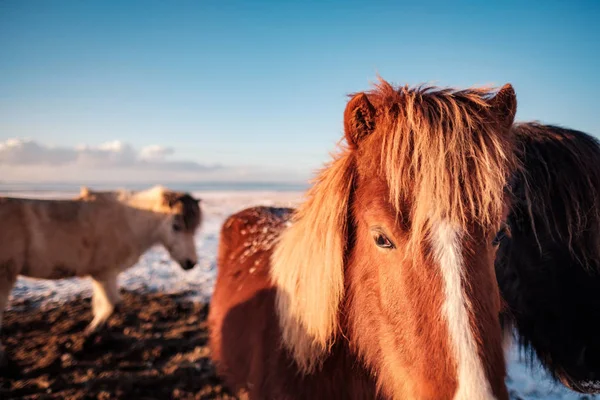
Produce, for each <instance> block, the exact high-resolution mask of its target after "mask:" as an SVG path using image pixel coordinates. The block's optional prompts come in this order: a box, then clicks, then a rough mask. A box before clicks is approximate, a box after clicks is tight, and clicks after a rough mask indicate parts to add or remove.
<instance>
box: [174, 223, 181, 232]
mask: <svg viewBox="0 0 600 400" xmlns="http://www.w3.org/2000/svg"><path fill="white" fill-rule="evenodd" d="M173 230H174V231H175V232H180V231H181V225H179V224H173Z"/></svg>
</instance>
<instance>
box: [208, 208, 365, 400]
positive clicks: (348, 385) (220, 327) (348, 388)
mask: <svg viewBox="0 0 600 400" xmlns="http://www.w3.org/2000/svg"><path fill="white" fill-rule="evenodd" d="M292 212H293V210H292V209H285V208H283V209H282V208H271V207H254V208H249V209H246V210H243V211H240V212H238V213H236V214H234V215H232V216H230V217H229V218H228V219H227V220H226V221H225V223H224V224H223V227H222V230H221V242H220V246H219V255H218V264H219V267H220V268H219V275H218V283H217V285H216V287H215V291H214V294H213V296H212V301H211V308H210V315H209V320H208V322H209V327H210V332H211V337H210V340H211V357H212V359H213V360H214V361H215V363H216V366H217V370H218V372H219V374H220V375H221V376H222V377H223V378H224V380H225V381H226V383H227V384H228V385H229V386H230V387H231V388H232V389H233V390H234V391H237V392H247V393H248V394H249V395H250V397H251V398H261V399H295V398H310V399H323V400H325V399H340V398H366V397H369V396H370V395H371V396H372V393H374V392H375V383H374V381H373V379H372V378H371V377H370V375H369V373H368V371H367V370H366V369H365V368H364V367H363V366H362V365H360V364H359V363H356V361H355V356H352V355H351V351H350V348H349V347H348V345H347V343H345V342H342V341H340V342H339V343H336V345H334V347H333V348H332V349H331V354H330V356H329V357H328V359H327V361H325V363H324V364H323V367H322V369H321V372H320V373H318V374H310V375H299V374H298V371H297V369H296V368H293V367H292V368H291V366H293V365H294V359H293V358H292V357H291V356H290V354H289V353H288V351H287V350H286V349H285V348H284V347H282V346H278V345H277V344H278V343H280V340H281V330H280V328H279V324H278V321H277V319H276V318H275V315H274V310H275V299H276V291H275V288H274V286H273V282H272V280H271V278H270V271H269V269H270V267H269V264H270V257H271V255H272V251H273V248H274V246H275V243H276V241H277V239H278V238H279V235H280V233H281V230H283V229H285V227H286V225H288V224H289V223H290V220H289V219H290V217H291V215H292Z"/></svg>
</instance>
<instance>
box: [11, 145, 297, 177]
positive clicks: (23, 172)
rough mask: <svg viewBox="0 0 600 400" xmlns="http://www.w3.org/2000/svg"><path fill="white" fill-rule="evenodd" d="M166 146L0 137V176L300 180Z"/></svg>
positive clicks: (282, 172) (292, 174)
mask: <svg viewBox="0 0 600 400" xmlns="http://www.w3.org/2000/svg"><path fill="white" fill-rule="evenodd" d="M172 157H173V158H174V157H175V150H174V149H173V148H171V147H166V146H161V145H151V146H146V147H143V148H141V149H140V150H138V149H136V148H134V147H133V146H131V145H130V144H128V143H125V142H122V141H118V140H116V141H112V142H107V143H104V144H101V145H98V146H90V145H80V146H73V147H66V146H62V147H59V146H49V145H46V144H43V143H40V142H37V141H34V140H29V139H8V140H5V141H4V142H0V181H5V182H9V181H12V182H17V181H22V182H79V183H85V182H101V181H102V182H169V181H171V182H175V181H182V182H183V181H261V182H262V181H290V180H291V181H298V180H300V181H303V180H304V179H305V175H304V174H300V175H298V174H297V172H293V171H289V170H287V171H285V170H273V169H272V168H261V167H257V166H254V167H252V166H236V167H233V166H229V167H225V166H221V165H205V164H201V163H198V162H196V161H191V160H177V159H173V158H172Z"/></svg>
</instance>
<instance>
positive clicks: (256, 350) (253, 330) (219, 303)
mask: <svg viewBox="0 0 600 400" xmlns="http://www.w3.org/2000/svg"><path fill="white" fill-rule="evenodd" d="M291 213H292V209H289V208H273V207H253V208H248V209H245V210H242V211H240V212H238V213H236V214H234V215H232V216H230V217H229V218H228V219H227V220H226V221H225V223H224V224H223V227H222V229H221V238H220V242H219V250H218V256H217V263H218V268H219V270H218V274H217V281H216V284H215V290H214V293H213V296H212V300H211V305H210V313H209V319H208V320H209V326H210V347H211V352H212V358H213V360H214V361H215V364H216V366H217V370H218V372H219V374H220V375H221V376H222V377H223V378H224V379H225V381H226V382H227V383H228V385H229V386H230V387H231V388H232V389H234V390H235V391H239V390H243V389H245V390H248V389H251V388H249V386H253V385H256V386H260V385H261V383H260V382H257V381H259V380H262V379H263V378H264V375H265V373H266V372H267V371H264V364H265V363H264V361H265V356H266V355H265V354H264V352H265V336H264V335H267V336H271V339H267V340H274V341H275V342H274V343H277V342H278V339H277V337H276V334H275V331H277V330H278V325H277V318H276V315H275V309H274V302H275V297H274V295H275V293H274V290H273V286H272V283H271V280H270V277H269V269H270V265H269V264H270V257H271V253H272V250H273V247H274V245H275V243H276V241H277V239H278V237H279V234H280V233H281V231H282V230H283V228H284V227H285V225H286V224H287V223H288V219H289V217H290V215H291ZM274 345H275V346H278V344H274ZM249 378H250V379H249ZM249 380H250V382H249ZM252 380H255V381H254V382H252Z"/></svg>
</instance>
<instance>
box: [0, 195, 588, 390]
mask: <svg viewBox="0 0 600 400" xmlns="http://www.w3.org/2000/svg"><path fill="white" fill-rule="evenodd" d="M0 194H2V193H1V192H0ZM75 194H76V193H74V192H66V191H61V192H44V193H43V194H40V193H39V192H38V193H32V192H21V193H18V194H15V193H11V194H10V195H11V196H16V195H18V196H22V197H28V196H31V197H33V196H35V197H51V198H57V197H70V196H73V195H75ZM194 194H195V195H196V196H198V197H200V198H202V199H203V203H202V207H203V212H204V224H203V226H202V228H201V231H200V232H199V234H198V235H197V238H196V244H197V247H198V253H199V254H198V255H199V263H198V264H199V265H198V266H196V267H195V268H194V269H192V270H191V271H188V272H185V271H183V270H182V269H181V268H180V267H179V266H178V265H176V264H175V263H173V262H171V261H170V259H169V257H168V255H167V253H166V252H165V251H164V250H163V249H161V248H155V249H152V250H151V251H149V252H148V253H147V254H145V255H144V256H143V257H142V259H141V260H140V262H139V263H138V264H137V265H136V266H135V267H134V268H132V269H130V270H128V271H126V272H125V273H123V274H122V275H121V276H120V284H121V285H122V286H125V287H127V288H131V289H134V288H147V289H148V290H160V291H167V292H179V291H184V290H192V291H193V292H194V293H195V296H197V298H198V300H201V301H208V300H210V296H211V293H212V288H213V284H214V279H215V276H216V265H215V257H216V250H217V242H218V235H219V229H220V226H221V224H222V222H223V221H224V220H225V218H226V217H227V216H228V215H230V214H232V213H234V212H236V211H238V210H240V209H243V208H245V207H248V206H252V205H279V206H294V205H296V204H297V203H298V202H299V201H300V199H301V196H302V194H301V193H300V192H276V191H232V192H227V191H219V192H196V193H194ZM81 292H84V293H89V294H91V285H90V282H89V280H87V279H67V280H62V281H37V280H32V279H25V278H19V280H18V282H17V285H16V287H15V289H14V291H13V293H12V298H22V297H25V296H27V297H29V298H32V297H34V298H36V299H38V300H39V301H40V302H41V303H42V304H44V303H46V302H55V301H62V300H64V299H67V298H69V297H72V296H73V295H75V294H77V293H81ZM9 307H10V305H9ZM507 384H508V386H509V388H510V390H511V398H513V399H551V400H552V399H554V400H556V399H592V398H596V397H594V396H581V395H578V394H576V393H575V392H572V391H570V390H568V389H566V388H564V387H562V386H561V385H558V384H554V383H553V382H552V381H551V380H550V379H548V377H547V376H546V374H545V373H544V372H543V371H541V370H540V369H539V368H533V369H532V368H530V367H528V366H526V365H525V363H523V362H521V361H520V360H519V356H518V354H517V351H516V350H514V349H513V351H511V353H510V355H509V377H508V378H507Z"/></svg>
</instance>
